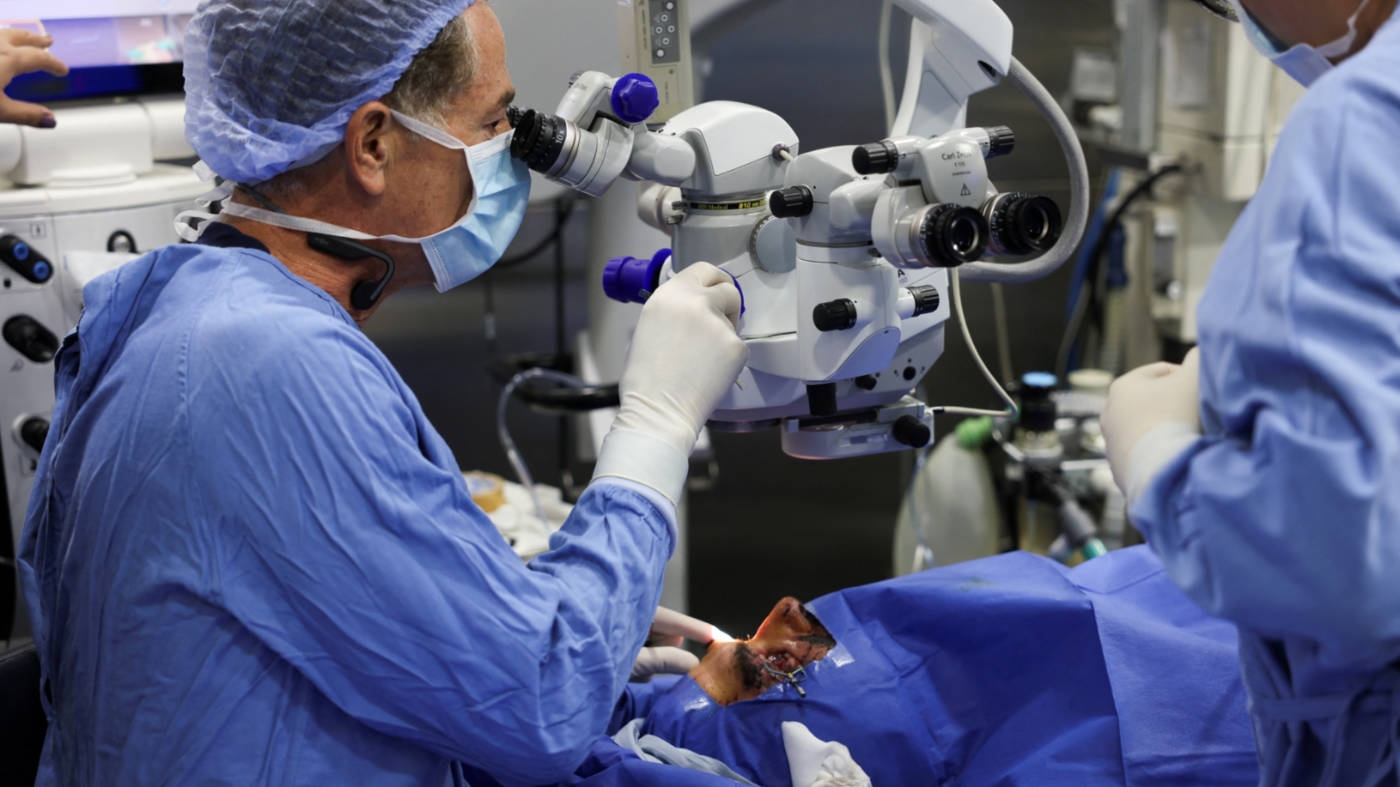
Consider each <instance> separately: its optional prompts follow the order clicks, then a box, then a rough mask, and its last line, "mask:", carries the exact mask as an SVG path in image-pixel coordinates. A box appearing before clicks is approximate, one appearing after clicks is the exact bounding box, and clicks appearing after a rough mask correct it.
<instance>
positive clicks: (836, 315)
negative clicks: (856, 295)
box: [812, 298, 859, 333]
mask: <svg viewBox="0 0 1400 787" xmlns="http://www.w3.org/2000/svg"><path fill="white" fill-rule="evenodd" d="M858 316H859V312H858V310H857V309H856V304H855V302H854V301H852V300H849V299H847V298H839V299H837V300H834V301H827V302H826V303H819V304H817V305H816V306H815V307H814V308H813V309H812V322H813V323H814V324H815V325H816V326H817V330H819V331H821V332H822V333H829V332H831V331H849V330H850V329H852V328H854V327H856V318H857V317H858Z"/></svg>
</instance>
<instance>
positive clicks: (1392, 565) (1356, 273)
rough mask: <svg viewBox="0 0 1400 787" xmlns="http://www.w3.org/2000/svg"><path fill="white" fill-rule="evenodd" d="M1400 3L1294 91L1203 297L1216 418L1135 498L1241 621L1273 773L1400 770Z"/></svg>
mask: <svg viewBox="0 0 1400 787" xmlns="http://www.w3.org/2000/svg"><path fill="white" fill-rule="evenodd" d="M1398 146H1400V18H1397V17H1395V16H1392V18H1391V19H1390V20H1389V21H1388V22H1387V23H1386V24H1385V25H1384V26H1383V27H1382V28H1381V29H1380V31H1379V32H1378V33H1377V34H1376V37H1375V38H1374V39H1372V41H1371V43H1370V44H1369V45H1367V46H1366V48H1365V49H1363V50H1362V51H1361V52H1360V53H1359V54H1356V55H1354V56H1352V57H1351V58H1349V59H1348V60H1346V61H1345V62H1343V63H1342V64H1341V65H1339V66H1338V67H1337V68H1336V69H1335V70H1334V71H1332V72H1330V73H1328V74H1327V75H1326V76H1324V77H1322V78H1321V79H1320V80H1318V81H1317V82H1316V83H1315V84H1314V85H1313V86H1312V87H1311V88H1310V89H1309V91H1308V93H1307V95H1306V96H1305V97H1304V98H1303V99H1302V101H1301V103H1299V105H1298V106H1297V107H1296V108H1295V109H1294V112H1293V115H1292V116H1291V117H1290V119H1289V121H1288V124H1287V126H1286V127H1285V129H1284V132H1283V134H1282V136H1281V138H1280V139H1279V145H1278V149H1277V151H1276V152H1275V154H1274V156H1273V159H1272V161H1271V162H1270V164H1269V171H1268V175H1267V177H1266V178H1265V180H1264V183H1263V185H1262V186H1261V187H1260V189H1259V194H1258V195H1257V196H1256V197H1255V198H1254V200H1253V201H1252V202H1251V203H1250V205H1249V207H1248V208H1247V209H1246V210H1245V212H1244V215H1243V217H1242V218H1241V219H1240V221H1239V223H1238V224H1237V225H1236V226H1235V229H1234V231H1233V232H1232V233H1231V235H1230V238H1229V240H1228V241H1227V242H1226V244H1225V246H1224V249H1223V250H1222V251H1221V255H1220V261H1219V262H1218V264H1217V265H1216V266H1215V269H1214V271H1213V272H1212V274H1211V279H1210V282H1209V285H1208V286H1207V288H1206V292H1205V295H1204V297H1203V298H1202V300H1201V305H1200V310H1199V314H1198V322H1199V335H1200V353H1201V360H1200V397H1201V423H1202V427H1203V429H1202V431H1203V435H1202V436H1201V437H1200V438H1199V439H1198V440H1195V441H1194V442H1193V443H1191V444H1190V445H1189V447H1188V448H1186V449H1185V450H1184V451H1183V452H1182V453H1180V454H1179V455H1177V457H1176V458H1175V459H1174V460H1173V461H1171V462H1169V463H1168V464H1167V465H1166V466H1165V467H1164V469H1163V470H1161V471H1160V472H1159V473H1158V474H1157V475H1156V476H1155V478H1154V479H1153V482H1152V483H1151V484H1150V485H1149V486H1148V487H1147V488H1146V490H1145V491H1144V492H1142V493H1141V494H1140V495H1139V497H1138V498H1137V499H1136V500H1135V501H1134V503H1133V506H1132V509H1131V514H1132V519H1133V523H1134V524H1135V525H1137V526H1138V527H1139V528H1141V529H1142V530H1143V532H1144V534H1145V535H1146V536H1147V537H1148V540H1149V541H1150V542H1151V544H1152V546H1153V548H1154V549H1155V550H1156V551H1157V552H1158V554H1159V555H1160V556H1161V558H1162V561H1163V563H1164V564H1165V565H1166V568H1167V571H1168V572H1169V573H1170V574H1171V576H1172V578H1173V579H1174V580H1175V581H1176V582H1177V583H1178V584H1179V585H1180V586H1181V587H1182V588H1183V589H1184V590H1185V591H1186V593H1187V594H1188V595H1189V596H1190V597H1191V598H1192V599H1194V600H1196V601H1197V602H1198V603H1199V604H1201V606H1202V607H1204V608H1205V609H1206V610H1208V611H1210V612H1212V613H1214V614H1216V615H1219V616H1221V617H1224V618H1227V619H1229V620H1231V621H1233V622H1235V623H1237V624H1239V627H1240V654H1241V660H1242V663H1243V671H1244V680H1245V685H1246V687H1247V688H1248V691H1249V697H1250V707H1251V710H1252V711H1253V714H1254V717H1255V724H1256V726H1257V736H1258V738H1259V746H1260V753H1261V757H1262V763H1263V771H1264V773H1263V782H1264V783H1265V784H1270V785H1299V786H1300V787H1301V786H1302V785H1308V786H1309V787H1312V786H1314V785H1318V784H1323V785H1329V786H1330V785H1345V786H1346V787H1352V786H1353V785H1373V784H1382V785H1396V784H1400V775H1398V774H1397V768H1400V762H1397V754H1400V668H1397V664H1398V663H1400V166H1397V163H1396V162H1397V161H1400V157H1397V150H1400V147H1398Z"/></svg>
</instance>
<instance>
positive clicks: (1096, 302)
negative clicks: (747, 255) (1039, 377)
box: [1056, 164, 1184, 379]
mask: <svg viewBox="0 0 1400 787" xmlns="http://www.w3.org/2000/svg"><path fill="white" fill-rule="evenodd" d="M1182 171H1184V168H1183V167H1182V166H1181V165H1180V164H1168V165H1167V166H1165V167H1162V168H1161V169H1159V170H1157V171H1156V172H1153V173H1152V174H1151V175H1148V176H1147V178H1145V179H1144V180H1143V181H1142V182H1141V183H1139V184H1137V185H1136V186H1134V187H1133V190H1132V191H1130V192H1128V195H1127V196H1126V197H1124V198H1123V199H1122V200H1121V201H1119V203H1118V207H1116V208H1114V210H1113V213H1111V214H1110V215H1109V217H1108V221H1105V222H1104V224H1103V227H1102V228H1101V229H1100V230H1099V234H1098V236H1097V237H1096V238H1095V239H1094V245H1093V246H1091V247H1090V253H1089V266H1088V268H1087V269H1086V270H1085V272H1084V284H1083V285H1082V286H1083V287H1084V289H1083V290H1082V291H1081V292H1080V293H1079V297H1080V298H1087V299H1088V301H1087V303H1086V307H1087V308H1083V309H1080V308H1078V306H1077V305H1076V308H1075V313H1074V315H1073V317H1072V321H1071V323H1070V324H1069V325H1068V326H1067V327H1066V329H1065V332H1066V335H1067V336H1072V337H1073V345H1071V352H1070V353H1069V355H1073V354H1074V353H1073V347H1074V346H1077V345H1078V344H1079V342H1080V341H1081V340H1082V338H1083V337H1082V335H1081V334H1082V332H1083V329H1084V322H1085V320H1084V318H1085V316H1086V315H1087V314H1089V313H1091V312H1094V311H1096V310H1097V309H1098V307H1099V306H1100V305H1101V294H1100V293H1099V289H1100V286H1101V282H1100V279H1101V278H1102V276H1101V274H1100V270H1099V269H1100V265H1101V263H1102V262H1103V258H1104V256H1105V254H1106V253H1107V252H1108V244H1109V241H1110V240H1111V239H1112V237H1113V233H1114V231H1115V230H1116V229H1117V228H1118V227H1119V226H1120V225H1121V224H1122V221H1123V216H1124V215H1126V214H1127V212H1128V210H1129V209H1130V208H1132V206H1133V204H1134V203H1136V202H1137V201H1138V200H1140V199H1142V198H1143V197H1144V196H1149V195H1150V194H1151V192H1152V189H1153V187H1155V186H1156V185H1157V183H1158V182H1160V181H1161V180H1162V178H1165V177H1167V176H1168V175H1175V174H1177V173H1180V172H1182ZM1095 325H1096V326H1098V327H1100V328H1102V324H1101V323H1099V322H1098V321H1097V320H1095ZM1056 371H1058V372H1059V373H1060V376H1061V378H1062V379H1063V377H1064V375H1065V374H1066V373H1067V372H1068V371H1069V370H1068V368H1065V369H1058V370H1056Z"/></svg>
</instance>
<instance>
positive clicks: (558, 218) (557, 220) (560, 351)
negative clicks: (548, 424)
mask: <svg viewBox="0 0 1400 787" xmlns="http://www.w3.org/2000/svg"><path fill="white" fill-rule="evenodd" d="M573 210H574V206H573V203H572V202H569V203H568V204H567V205H566V204H565V203H564V202H562V201H561V202H556V203H554V226H555V235H556V237H555V239H554V354H555V355H557V356H559V357H560V358H564V357H566V349H565V343H566V342H567V341H568V340H567V338H566V336H565V334H566V333H567V331H566V327H565V325H564V322H565V319H566V316H567V315H566V314H565V311H564V306H565V304H564V236H563V232H564V226H565V225H566V224H567V223H568V221H569V214H570V213H572V212H573ZM572 365H573V364H572V363H571V364H570V366H572ZM574 393H577V392H574ZM569 401H573V402H577V401H578V397H573V398H571V399H570V400H569ZM557 427H558V428H557V435H556V439H555V448H556V450H557V458H558V461H559V477H560V479H563V478H566V477H567V476H568V473H569V421H568V419H567V418H565V417H562V416H561V417H560V418H559V419H558V424H557ZM560 486H563V484H562V481H561V484H560Z"/></svg>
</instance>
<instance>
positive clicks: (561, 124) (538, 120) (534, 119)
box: [510, 108, 568, 175]
mask: <svg viewBox="0 0 1400 787" xmlns="http://www.w3.org/2000/svg"><path fill="white" fill-rule="evenodd" d="M512 110H515V108H512ZM511 122H512V123H513V125H514V126H515V137H514V138H513V139H512V140H511V143H510V154H511V155H512V156H514V157H516V158H518V159H520V160H521V161H523V162H525V165H526V166H527V167H529V168H530V169H532V170H534V171H536V172H539V173H541V174H544V175H548V174H550V172H551V171H552V170H553V169H554V167H555V165H556V164H558V163H559V158H560V156H561V155H562V154H563V153H564V144H565V142H566V141H567V139H568V121H565V120H563V119H561V118H558V117H551V116H549V115H544V114H541V113H540V112H537V111H535V110H533V109H530V110H525V111H524V112H519V113H518V114H517V113H516V112H515V111H513V112H512V114H511Z"/></svg>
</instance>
